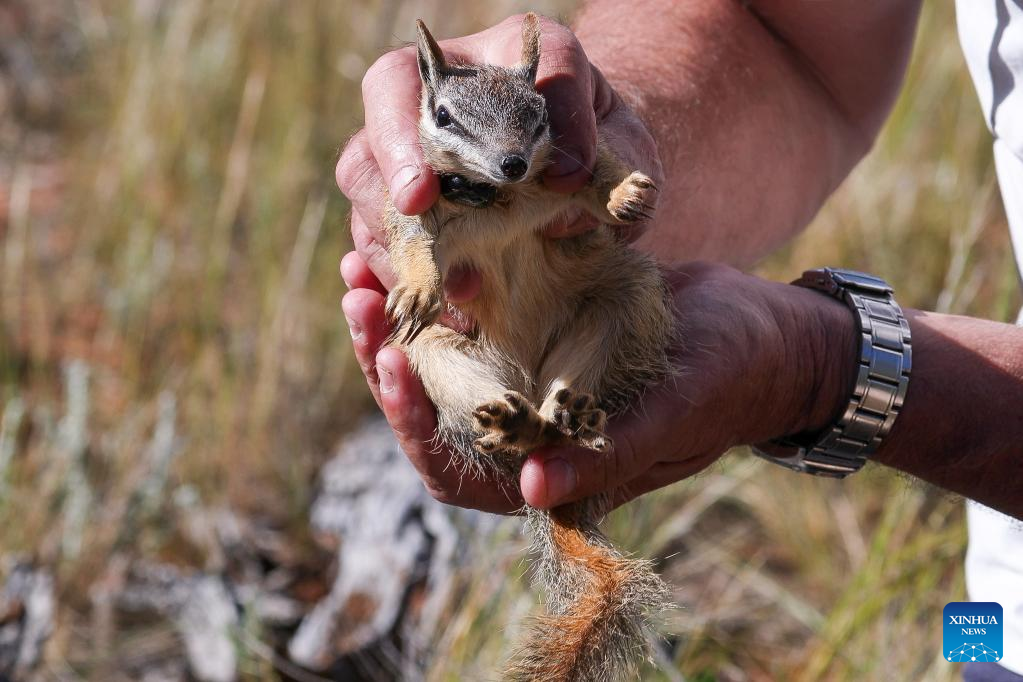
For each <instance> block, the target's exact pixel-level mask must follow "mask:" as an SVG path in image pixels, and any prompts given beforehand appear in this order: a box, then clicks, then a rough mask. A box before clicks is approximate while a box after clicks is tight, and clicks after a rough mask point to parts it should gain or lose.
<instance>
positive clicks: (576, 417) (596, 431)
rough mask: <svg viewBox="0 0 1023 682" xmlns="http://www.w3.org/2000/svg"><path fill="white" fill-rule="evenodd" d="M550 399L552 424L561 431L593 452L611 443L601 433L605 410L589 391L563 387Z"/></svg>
mask: <svg viewBox="0 0 1023 682" xmlns="http://www.w3.org/2000/svg"><path fill="white" fill-rule="evenodd" d="M554 402H555V404H556V407H555V408H554V426H555V427H556V428H557V429H558V431H560V432H561V433H562V435H564V436H567V437H568V438H570V439H571V440H572V441H574V442H576V443H578V444H579V445H582V446H584V447H587V448H589V449H591V450H596V451H597V452H607V451H608V450H610V449H611V447H612V445H613V444H614V443H613V441H612V440H611V438H610V437H609V436H608V435H607V434H606V433H604V429H605V427H606V426H607V413H605V412H604V410H602V409H600V408H599V407H597V401H596V399H595V398H594V397H593V396H592V395H590V394H589V393H582V392H577V391H573V390H572V389H570V388H563V389H561V390H559V391H558V392H557V393H555V394H554Z"/></svg>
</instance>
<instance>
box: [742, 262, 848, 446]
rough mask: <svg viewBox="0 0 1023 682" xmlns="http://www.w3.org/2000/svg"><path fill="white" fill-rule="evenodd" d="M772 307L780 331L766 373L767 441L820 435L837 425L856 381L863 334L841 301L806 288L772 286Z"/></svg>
mask: <svg viewBox="0 0 1023 682" xmlns="http://www.w3.org/2000/svg"><path fill="white" fill-rule="evenodd" d="M770 285H771V293H772V295H771V299H772V305H771V307H770V308H769V309H770V311H771V314H772V317H773V318H774V320H775V323H776V325H777V327H778V331H777V340H776V346H775V348H774V349H773V350H774V352H773V358H772V360H771V363H770V366H771V367H772V368H773V371H772V372H770V373H767V374H762V376H764V378H765V381H764V382H763V383H762V384H761V397H760V399H759V401H760V403H761V404H763V405H764V406H765V411H764V419H763V420H762V422H761V424H760V425H759V429H760V430H759V433H757V434H752V437H751V438H750V439H749V440H747V441H746V442H750V443H754V442H762V441H765V440H772V439H777V438H781V437H784V436H789V435H792V434H797V433H807V432H810V433H812V432H816V431H820V430H823V429H825V428H826V427H828V426H829V425H831V424H833V423H835V421H837V419H838V418H839V416H840V415H841V414H842V411H843V410H844V409H845V407H846V406H847V405H848V402H849V397H850V396H851V395H852V391H853V387H854V385H855V381H856V368H857V362H856V358H857V353H858V349H859V333H858V331H857V328H856V321H855V319H854V318H853V314H852V312H851V311H850V309H849V308H848V307H847V306H846V305H845V304H844V303H842V302H840V301H838V300H835V299H833V298H830V297H828V296H824V295H822V294H821V293H819V292H816V291H811V290H808V289H804V288H802V287H797V286H792V285H786V284H779V283H773V282H772V283H770Z"/></svg>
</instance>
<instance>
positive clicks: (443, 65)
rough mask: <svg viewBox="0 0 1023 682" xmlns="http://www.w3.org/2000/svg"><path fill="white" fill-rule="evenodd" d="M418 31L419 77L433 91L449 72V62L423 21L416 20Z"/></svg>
mask: <svg viewBox="0 0 1023 682" xmlns="http://www.w3.org/2000/svg"><path fill="white" fill-rule="evenodd" d="M416 29H417V31H418V33H419V37H418V40H417V41H416V51H417V53H418V60H419V77H420V78H421V79H422V80H423V85H425V86H426V87H427V88H429V89H431V90H435V89H436V88H437V84H438V83H439V82H440V79H441V78H442V77H443V76H444V72H445V71H446V70H447V68H448V65H447V62H445V61H444V53H443V52H441V51H440V46H439V45H438V44H437V41H436V40H434V39H433V36H432V35H430V29H428V28H426V24H424V23H423V21H422V19H417V20H416Z"/></svg>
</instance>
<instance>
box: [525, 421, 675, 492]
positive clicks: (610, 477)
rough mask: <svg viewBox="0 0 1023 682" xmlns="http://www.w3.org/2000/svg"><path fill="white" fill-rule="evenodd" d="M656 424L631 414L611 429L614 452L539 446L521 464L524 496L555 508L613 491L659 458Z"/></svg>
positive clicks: (609, 431)
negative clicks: (540, 447)
mask: <svg viewBox="0 0 1023 682" xmlns="http://www.w3.org/2000/svg"><path fill="white" fill-rule="evenodd" d="M655 431H656V428H655V425H654V424H653V423H651V422H650V421H649V420H647V419H646V418H643V417H640V416H638V415H630V416H628V417H625V418H623V419H621V420H620V421H619V422H618V423H617V424H615V426H613V427H611V428H609V429H608V435H609V436H610V437H611V438H612V440H613V441H614V446H613V447H612V448H611V450H610V451H609V452H603V453H601V452H594V451H593V450H588V449H585V448H581V447H554V448H543V449H541V450H538V451H536V452H535V453H533V454H532V455H530V456H529V458H528V459H527V460H526V462H525V463H524V464H523V465H522V474H521V477H520V479H519V483H520V485H521V488H522V497H523V499H525V501H526V503H527V504H529V505H530V506H531V507H537V508H539V509H550V508H552V507H556V506H558V505H561V504H565V503H567V502H574V501H576V500H580V499H583V498H586V497H591V496H593V495H598V494H600V493H604V492H611V491H613V490H615V489H617V488H619V487H621V486H623V485H625V484H627V483H629V482H630V481H632V480H633V479H635V478H637V477H638V476H641V475H642V474H643V473H645V472H646V471H647V469H649V468H650V466H651V465H652V464H653V462H654V461H655V458H654V454H655V452H656V450H654V443H655V442H656V435H655Z"/></svg>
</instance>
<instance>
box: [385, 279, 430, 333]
mask: <svg viewBox="0 0 1023 682" xmlns="http://www.w3.org/2000/svg"><path fill="white" fill-rule="evenodd" d="M443 310H444V297H443V295H442V294H441V290H440V288H439V287H436V286H421V285H416V284H398V285H397V286H395V287H394V288H393V289H391V293H390V294H388V296H387V307H386V309H385V311H386V314H387V321H388V322H390V323H391V324H393V325H394V334H393V336H392V338H393V339H397V338H399V337H400V338H401V342H402V343H411V342H412V340H413V339H415V338H416V337H417V336H419V334H420V332H422V331H423V330H424V329H426V328H427V327H429V326H430V325H431V324H433V323H434V322H436V321H437V318H439V317H440V314H441V312H442V311H443ZM402 330H404V332H405V333H404V335H401V332H402Z"/></svg>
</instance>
